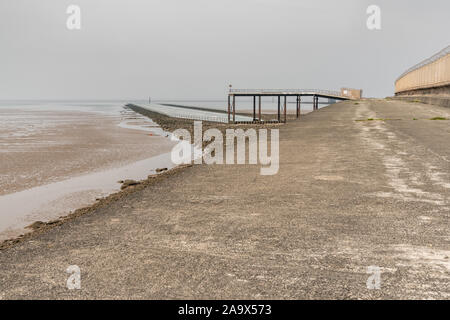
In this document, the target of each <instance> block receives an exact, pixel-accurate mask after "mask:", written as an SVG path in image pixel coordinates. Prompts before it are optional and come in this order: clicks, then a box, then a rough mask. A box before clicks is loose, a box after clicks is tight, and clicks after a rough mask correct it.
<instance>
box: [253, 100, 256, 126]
mask: <svg viewBox="0 0 450 320" xmlns="http://www.w3.org/2000/svg"><path fill="white" fill-rule="evenodd" d="M253 121H256V96H253Z"/></svg>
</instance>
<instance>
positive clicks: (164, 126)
mask: <svg viewBox="0 0 450 320" xmlns="http://www.w3.org/2000/svg"><path fill="white" fill-rule="evenodd" d="M124 107H125V109H129V110H132V111H133V113H134V114H137V115H141V116H144V117H146V118H148V119H151V121H152V122H153V123H154V124H156V125H157V126H158V127H157V131H156V132H157V133H159V134H161V133H162V132H164V133H170V132H172V131H174V130H176V129H179V128H184V129H187V130H188V131H190V132H191V134H193V123H194V120H190V119H183V118H172V117H169V116H167V115H164V114H160V113H157V112H154V111H151V110H148V109H145V108H143V107H140V106H138V105H135V104H127V105H125V106H124ZM242 114H244V115H247V114H245V113H242ZM269 117H270V115H269ZM291 117H292V116H291ZM136 118H138V119H139V117H136ZM278 126H280V124H270V125H267V124H266V125H258V124H253V125H251V126H249V125H232V124H226V123H219V122H208V121H204V122H203V128H204V130H207V129H208V128H218V129H219V130H221V131H222V132H223V133H225V130H226V129H227V128H230V127H233V128H243V129H247V128H249V127H254V128H258V127H278ZM122 127H127V126H122ZM128 127H132V123H131V126H128ZM152 130H153V129H152ZM158 130H159V131H158ZM130 131H133V129H130ZM133 133H135V132H131V134H132V136H134V137H136V135H134V134H133ZM153 138H156V137H153ZM132 139H133V138H132ZM163 139H165V140H167V137H164V138H163ZM205 145H206V143H204V146H205ZM166 159H167V161H166V162H165V163H166V165H164V162H159V164H158V165H156V166H155V168H156V167H168V169H169V170H168V171H165V172H162V173H159V174H155V172H154V171H151V170H149V176H148V178H146V179H143V180H142V179H137V180H138V184H137V185H134V186H130V187H128V188H126V189H125V190H121V191H116V192H113V191H111V190H109V191H106V192H103V194H97V195H96V196H92V195H90V196H89V197H88V200H87V202H86V201H85V203H86V204H85V205H79V206H78V207H74V206H72V207H71V210H70V211H71V212H70V213H68V212H67V206H68V202H67V201H66V202H65V203H61V204H58V206H57V207H56V211H55V210H53V211H55V212H54V213H53V215H48V219H43V218H44V217H45V216H43V215H42V213H41V218H42V219H38V218H35V219H33V218H32V217H31V219H28V220H27V221H26V222H25V223H22V224H21V228H15V229H11V230H6V231H5V230H4V231H3V233H2V234H1V236H0V241H1V242H0V250H1V249H4V248H8V247H10V246H11V245H13V244H16V243H20V242H22V241H23V240H26V239H30V238H32V237H34V236H35V235H37V234H40V233H42V232H44V231H46V230H49V229H51V228H53V227H55V226H58V225H61V224H62V223H64V222H66V221H70V220H72V219H74V218H76V217H78V216H81V215H83V214H86V213H89V212H92V211H93V210H95V209H97V208H99V207H101V206H103V205H107V204H110V203H111V202H112V201H116V200H118V199H121V198H122V197H124V196H126V195H128V194H130V193H132V192H134V191H137V190H141V189H142V188H144V187H145V186H148V185H151V184H153V183H156V182H157V181H161V179H164V178H165V177H167V176H170V175H173V174H176V173H177V172H180V170H183V169H184V168H187V167H190V166H191V165H181V166H173V165H170V164H169V163H168V162H169V159H168V157H166ZM131 165H132V164H131ZM109 169H110V170H113V168H111V167H110V168H109ZM97 172H98V171H97ZM99 173H101V171H100V172H99ZM94 175H95V173H94ZM129 178H130V176H124V177H122V179H118V178H117V179H116V180H117V181H119V180H124V179H129ZM61 182H62V183H63V182H64V181H61ZM57 184H58V182H57V183H55V185H57ZM78 184H79V183H78ZM118 186H120V185H118ZM25 191H26V190H25ZM13 195H14V194H13ZM43 195H44V196H45V192H44V194H43ZM6 196H10V195H6ZM1 200H2V199H1V196H0V203H1ZM5 201H8V199H5ZM16 202H18V203H20V199H18V200H16ZM78 203H80V202H78ZM88 203H92V204H88ZM54 204H56V203H55V201H53V205H54ZM48 208H49V207H48V206H47V209H48ZM54 209H55V208H54ZM64 211H66V212H67V213H68V214H63V212H64ZM35 216H36V217H39V214H38V215H35ZM26 226H28V227H27V228H25V229H23V228H22V227H26Z"/></svg>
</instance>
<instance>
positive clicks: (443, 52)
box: [395, 46, 450, 82]
mask: <svg viewBox="0 0 450 320" xmlns="http://www.w3.org/2000/svg"><path fill="white" fill-rule="evenodd" d="M448 54H450V46H448V47H446V48H444V49H442V50H441V51H439V52H438V53H436V54H435V55H433V56H431V57H429V58H428V59H425V60H423V61H422V62H419V63H418V64H416V65H414V66H412V67H411V68H409V69H408V70H406V71H405V72H403V73H402V74H401V75H400V76H399V77H398V78H397V80H395V82H397V81H398V80H400V79H401V78H403V77H404V76H406V75H407V74H408V73H411V72H413V71H416V70H417V69H420V68H422V67H423V66H426V65H428V64H430V63H433V62H434V61H436V60H439V59H440V58H442V57H445V56H446V55H448Z"/></svg>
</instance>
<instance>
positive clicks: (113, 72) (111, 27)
mask: <svg viewBox="0 0 450 320" xmlns="http://www.w3.org/2000/svg"><path fill="white" fill-rule="evenodd" d="M70 4H76V5H79V6H80V7H81V30H72V31H70V30H68V29H67V28H66V20H67V18H68V14H66V9H67V7H68V6H69V5H70ZM370 4H376V5H379V6H380V8H381V19H382V21H381V23H382V24H381V27H382V29H381V30H379V31H370V30H368V29H367V27H366V20H367V17H368V15H367V14H366V9H367V7H368V6H369V5H370ZM449 12H450V1H448V0H429V1H417V0H414V1H413V0H371V1H366V0H340V1H336V0H311V1H310V0H70V1H66V0H0V44H1V48H0V99H139V98H144V99H145V98H147V97H148V96H152V97H153V98H154V99H195V98H199V99H224V98H225V94H226V89H227V85H228V84H229V83H232V84H233V87H235V88H320V89H339V88H340V87H342V86H348V87H356V88H362V89H364V94H365V96H377V97H384V96H387V95H392V94H393V86H394V80H395V79H396V77H397V76H398V75H400V74H401V73H402V72H403V71H404V70H405V69H407V68H408V67H410V66H411V65H413V64H415V63H417V62H419V61H420V60H422V59H424V58H427V57H429V56H430V55H432V54H434V53H436V52H437V51H439V50H441V49H442V48H444V47H445V46H447V45H449V44H450V41H449V40H450V33H449V30H450V19H449Z"/></svg>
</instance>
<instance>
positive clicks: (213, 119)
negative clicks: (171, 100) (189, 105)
mask: <svg viewBox="0 0 450 320" xmlns="http://www.w3.org/2000/svg"><path fill="white" fill-rule="evenodd" d="M170 117H172V118H180V119H189V120H198V121H211V122H228V118H226V117H218V116H196V115H189V114H171V115H170Z"/></svg>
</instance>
